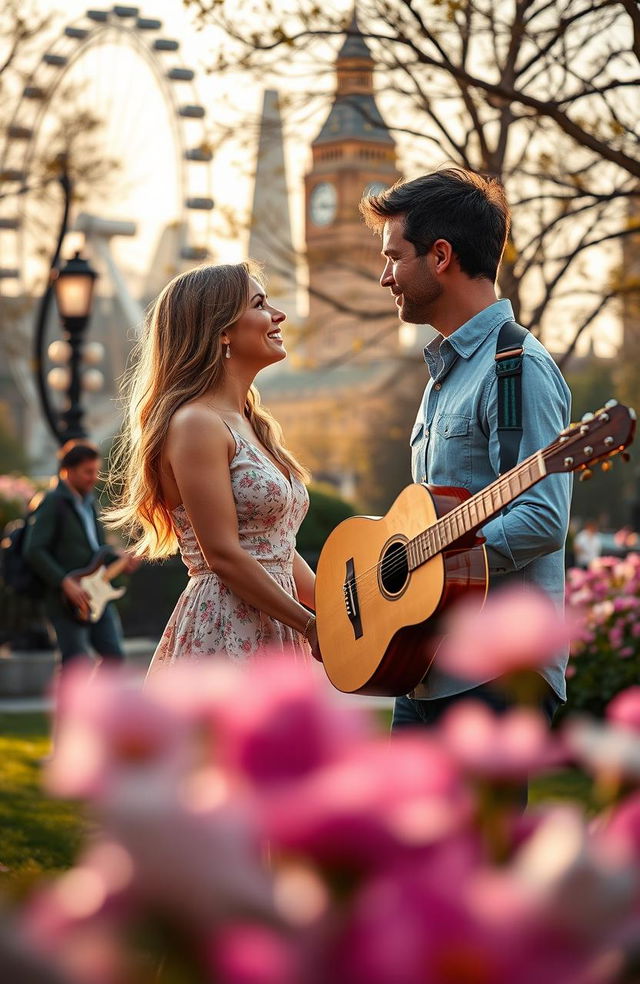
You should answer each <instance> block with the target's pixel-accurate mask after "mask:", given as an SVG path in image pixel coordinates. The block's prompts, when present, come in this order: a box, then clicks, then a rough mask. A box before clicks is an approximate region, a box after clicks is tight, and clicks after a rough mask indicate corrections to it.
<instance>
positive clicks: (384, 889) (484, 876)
mask: <svg viewBox="0 0 640 984" xmlns="http://www.w3.org/2000/svg"><path fill="white" fill-rule="evenodd" d="M597 956H598V950H597V945H594V944H593V943H592V942H591V941H589V940H584V939H580V938H579V936H576V935H575V934H574V933H573V931H572V930H571V929H565V928H562V927H558V926H556V925H554V923H553V922H552V921H550V920H548V919H546V918H545V914H544V912H543V910H542V909H541V907H540V905H539V904H538V901H537V899H536V897H535V895H532V894H531V893H530V892H529V891H528V890H527V888H526V887H525V886H524V885H523V884H522V883H520V882H519V880H518V879H517V878H514V877H513V875H512V874H511V873H510V872H509V871H504V872H498V871H495V870H490V869H483V868H482V867H480V866H477V867H476V868H475V869H468V870H466V871H464V870H460V871H458V872H455V869H453V870H447V868H446V867H443V866H441V865H440V864H438V861H437V860H436V863H435V864H434V863H433V862H432V861H431V859H429V862H426V861H425V862H422V863H420V864H413V865H411V866H406V865H405V866H402V867H400V868H398V869H394V870H393V871H391V872H388V873H386V874H384V875H383V876H381V877H379V878H377V879H373V880H372V881H371V882H369V883H368V884H367V885H365V886H364V888H363V890H362V892H361V893H360V895H359V897H358V898H357V899H356V900H355V903H354V906H353V917H352V919H351V921H350V923H349V924H348V925H347V928H346V931H345V932H344V934H343V936H342V939H341V940H340V942H339V944H338V945H337V946H336V948H335V950H334V953H333V966H332V967H331V972H330V973H325V976H324V978H323V979H324V980H336V981H340V982H349V984H448V982H451V984H458V982H463V981H464V982H473V984H540V981H544V982H545V984H586V982H587V981H590V982H595V981H596V979H597V978H596V976H595V975H592V974H591V970H592V968H593V965H594V962H595V959H594V958H597Z"/></svg>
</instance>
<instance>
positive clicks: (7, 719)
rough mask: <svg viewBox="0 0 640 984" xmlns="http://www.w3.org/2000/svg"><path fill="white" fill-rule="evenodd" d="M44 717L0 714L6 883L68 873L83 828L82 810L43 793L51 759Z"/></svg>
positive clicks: (0, 854) (1, 858)
mask: <svg viewBox="0 0 640 984" xmlns="http://www.w3.org/2000/svg"><path fill="white" fill-rule="evenodd" d="M49 751H50V741H49V720H48V717H47V716H46V715H45V714H0V864H2V865H3V866H4V868H7V869H8V871H6V872H3V874H2V876H0V877H1V880H2V881H6V880H9V881H11V880H13V879H20V878H22V877H23V876H27V877H30V876H35V875H37V874H39V873H40V872H43V871H55V870H60V869H65V868H68V867H69V866H70V865H71V863H72V861H73V859H74V857H75V855H76V853H77V849H78V846H79V844H80V842H81V838H82V832H83V829H84V823H83V820H82V818H81V816H80V813H79V810H78V807H77V805H75V804H72V803H68V802H65V801H63V800H55V799H50V798H49V797H48V796H46V795H45V793H44V792H43V790H42V787H41V773H42V766H41V764H40V760H41V759H42V758H43V757H44V756H46V755H48V754H49Z"/></svg>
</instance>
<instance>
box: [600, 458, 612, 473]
mask: <svg viewBox="0 0 640 984" xmlns="http://www.w3.org/2000/svg"><path fill="white" fill-rule="evenodd" d="M601 468H602V470H603V471H604V472H607V471H611V469H612V468H613V462H612V461H609V459H607V460H606V461H603V462H602V465H601Z"/></svg>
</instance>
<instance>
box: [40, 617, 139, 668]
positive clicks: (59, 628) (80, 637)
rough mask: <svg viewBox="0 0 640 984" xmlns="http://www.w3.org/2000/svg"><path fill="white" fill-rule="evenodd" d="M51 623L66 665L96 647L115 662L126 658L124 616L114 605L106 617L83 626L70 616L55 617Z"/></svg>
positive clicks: (101, 653) (84, 655) (104, 657)
mask: <svg viewBox="0 0 640 984" xmlns="http://www.w3.org/2000/svg"><path fill="white" fill-rule="evenodd" d="M51 624H52V625H53V628H54V630H55V633H56V638H57V640H58V647H59V649H60V655H61V660H62V664H63V665H64V664H65V663H68V662H69V661H70V660H72V659H76V658H78V657H84V658H85V659H86V658H88V657H89V656H90V654H91V650H92V649H94V650H95V651H96V652H97V653H98V655H99V656H101V657H102V659H104V660H110V661H111V662H115V663H121V662H122V661H123V660H124V651H123V649H122V627H121V624H120V616H119V615H118V612H117V611H116V609H115V608H114V607H113V605H112V604H109V605H107V607H106V608H105V610H104V614H103V615H102V618H100V619H99V620H98V621H97V622H95V623H93V624H89V625H80V624H79V623H78V622H74V620H73V619H72V618H69V617H68V616H66V615H55V616H52V618H51Z"/></svg>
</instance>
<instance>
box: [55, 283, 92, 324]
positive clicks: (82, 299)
mask: <svg viewBox="0 0 640 984" xmlns="http://www.w3.org/2000/svg"><path fill="white" fill-rule="evenodd" d="M92 295H93V277H86V276H82V275H80V276H75V275H74V274H68V275H67V276H63V277H58V279H57V281H56V299H57V302H58V310H59V311H60V314H61V315H62V317H63V318H86V317H88V315H89V314H90V312H91V298H92Z"/></svg>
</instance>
